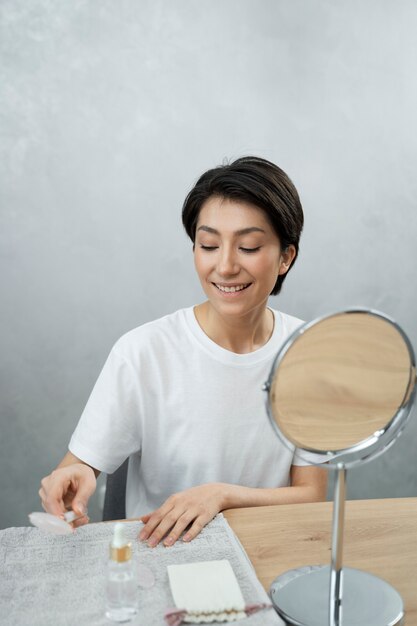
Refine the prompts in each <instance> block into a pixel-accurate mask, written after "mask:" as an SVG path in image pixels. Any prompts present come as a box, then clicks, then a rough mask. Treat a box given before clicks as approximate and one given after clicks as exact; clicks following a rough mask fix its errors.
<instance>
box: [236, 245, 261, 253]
mask: <svg viewBox="0 0 417 626" xmlns="http://www.w3.org/2000/svg"><path fill="white" fill-rule="evenodd" d="M261 247H262V246H258V247H257V248H242V247H241V248H240V250H242V252H247V253H248V254H250V253H251V252H258V250H260V249H261Z"/></svg>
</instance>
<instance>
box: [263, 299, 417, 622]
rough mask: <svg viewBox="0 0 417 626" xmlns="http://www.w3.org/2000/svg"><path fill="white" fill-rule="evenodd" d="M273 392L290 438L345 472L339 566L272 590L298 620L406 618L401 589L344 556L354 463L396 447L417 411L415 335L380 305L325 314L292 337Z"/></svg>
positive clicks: (337, 536)
mask: <svg viewBox="0 0 417 626" xmlns="http://www.w3.org/2000/svg"><path fill="white" fill-rule="evenodd" d="M264 389H265V391H266V393H267V411H268V416H269V419H270V421H271V424H272V427H273V429H274V431H275V433H276V434H277V435H278V436H279V437H280V439H281V440H282V441H283V442H284V443H285V444H286V445H288V446H290V447H291V449H293V448H294V446H295V447H296V448H297V454H298V455H299V456H300V457H301V458H304V459H305V460H306V461H308V462H309V463H311V464H321V465H322V467H325V468H326V469H334V470H336V481H335V494H334V507H333V529H332V556H331V564H330V566H325V565H316V566H313V567H311V566H309V567H304V568H301V569H300V570H292V571H291V572H286V573H285V574H283V575H281V576H279V577H278V578H277V579H276V580H275V581H274V582H273V583H272V587H271V599H272V602H273V604H274V606H275V608H276V609H277V611H278V613H279V614H280V615H281V616H282V617H283V618H284V620H285V621H286V623H288V624H292V625H294V626H325V625H329V626H358V625H362V624H366V625H367V626H395V625H399V624H402V620H403V617H404V608H403V602H402V599H401V596H400V594H399V593H398V592H397V591H396V590H395V589H393V588H392V587H391V586H390V585H389V584H388V583H387V582H385V581H383V580H381V579H379V578H377V577H376V576H372V575H371V574H368V573H366V572H362V571H359V570H355V569H353V568H343V567H342V554H343V526H344V503H345V484H346V471H347V468H350V467H352V466H354V465H357V464H360V463H363V462H365V461H368V460H370V459H372V458H374V457H375V456H377V455H378V454H381V453H382V452H384V451H385V450H387V448H388V447H389V446H390V445H391V444H392V443H393V442H394V441H395V440H396V438H397V437H398V435H399V434H400V433H401V432H402V430H403V428H404V426H405V424H406V422H407V419H408V417H409V415H410V412H411V407H412V404H413V401H414V398H415V390H416V368H415V357H414V352H413V349H412V346H411V344H410V341H409V339H408V337H407V336H406V335H405V333H404V332H403V330H402V329H401V328H400V327H399V326H398V325H397V324H396V323H395V322H394V321H393V320H391V319H390V318H388V317H387V316H385V315H383V314H382V313H379V312H376V311H371V310H365V309H355V310H349V311H342V312H340V313H335V314H333V315H329V316H326V317H323V318H320V319H318V320H315V321H313V322H310V323H307V324H305V325H303V326H301V327H300V328H299V329H298V330H297V331H296V332H295V333H294V334H293V335H292V336H291V337H289V338H288V340H287V341H286V343H285V344H284V345H283V346H282V348H281V350H280V351H279V353H278V355H277V357H276V359H275V361H274V364H273V367H272V370H271V373H270V376H269V379H268V381H267V382H266V383H265V386H264ZM300 598H305V599H306V601H305V602H302V603H300V601H299V599H300ZM307 599H308V600H307Z"/></svg>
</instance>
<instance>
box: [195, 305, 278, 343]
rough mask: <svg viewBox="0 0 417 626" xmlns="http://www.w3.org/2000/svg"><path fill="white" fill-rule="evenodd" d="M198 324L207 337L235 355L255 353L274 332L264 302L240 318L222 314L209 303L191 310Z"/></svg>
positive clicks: (270, 316)
mask: <svg viewBox="0 0 417 626" xmlns="http://www.w3.org/2000/svg"><path fill="white" fill-rule="evenodd" d="M194 314H195V316H196V319H197V322H198V323H199V325H200V326H201V328H202V329H203V331H204V332H205V333H206V335H207V336H208V337H210V339H211V340H212V341H214V342H215V343H217V344H218V345H219V346H221V347H222V348H225V349H226V350H230V351H231V352H235V353H236V354H247V353H249V352H254V351H255V350H258V349H259V348H261V347H262V346H263V345H265V344H266V342H267V341H268V340H269V339H270V337H271V335H272V333H273V330H274V314H273V313H272V311H271V310H270V309H268V308H267V306H266V303H265V304H264V305H263V306H262V307H259V308H257V309H254V310H253V311H250V312H249V313H246V314H245V315H242V316H239V317H237V316H235V315H222V314H220V313H219V312H218V311H216V310H215V309H214V308H213V307H212V306H211V304H210V302H209V301H207V302H204V303H203V304H199V305H198V306H196V307H194Z"/></svg>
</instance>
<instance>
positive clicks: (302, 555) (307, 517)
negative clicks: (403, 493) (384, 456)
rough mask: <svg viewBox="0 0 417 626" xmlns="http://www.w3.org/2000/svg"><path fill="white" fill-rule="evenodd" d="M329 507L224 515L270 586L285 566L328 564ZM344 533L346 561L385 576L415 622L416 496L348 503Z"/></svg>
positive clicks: (412, 624)
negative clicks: (397, 592)
mask: <svg viewBox="0 0 417 626" xmlns="http://www.w3.org/2000/svg"><path fill="white" fill-rule="evenodd" d="M332 507H333V505H332V503H331V502H318V503H314V504H286V505H279V506H265V507H253V508H247V509H230V510H229V511H225V512H224V515H225V517H226V518H227V520H228V522H229V524H230V526H231V527H232V528H233V530H234V531H235V533H236V535H237V536H238V537H239V539H240V541H241V543H242V545H243V547H244V548H245V550H246V552H247V554H248V556H249V558H250V560H251V561H252V563H253V565H254V568H255V571H256V573H257V576H258V578H259V580H260V581H261V583H262V585H263V586H264V588H265V589H266V590H267V591H269V587H270V584H271V582H272V581H273V580H274V578H276V576H278V575H279V574H282V573H283V572H285V571H287V570H289V569H293V568H295V567H301V566H303V565H315V564H329V563H330V555H331V521H332ZM344 537H345V540H344V557H343V563H344V565H346V566H350V567H356V568H358V569H363V570H366V571H367V572H371V573H372V574H375V575H376V576H379V577H380V578H383V579H385V580H386V581H388V582H389V583H390V584H391V585H392V586H393V587H395V588H396V589H397V591H399V593H400V594H401V596H402V598H403V600H404V604H405V610H406V619H405V623H406V625H407V626H417V498H395V499H384V500H351V501H348V502H346V521H345V534H344Z"/></svg>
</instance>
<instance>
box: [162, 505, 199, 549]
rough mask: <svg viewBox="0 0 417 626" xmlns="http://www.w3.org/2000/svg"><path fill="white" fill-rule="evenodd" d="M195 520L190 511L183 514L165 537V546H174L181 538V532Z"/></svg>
mask: <svg viewBox="0 0 417 626" xmlns="http://www.w3.org/2000/svg"><path fill="white" fill-rule="evenodd" d="M193 520H194V516H193V515H192V514H190V512H189V511H187V512H186V513H184V514H183V515H181V517H180V518H179V520H178V521H177V523H176V524H175V526H174V528H172V530H171V532H170V533H169V534H168V536H167V537H166V538H165V539H164V545H165V546H172V545H173V544H174V543H175V542H176V541H177V539H179V537H180V535H181V533H182V532H183V531H184V530H185V529H186V528H187V526H189V525H190V523H191V522H192V521H193Z"/></svg>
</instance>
